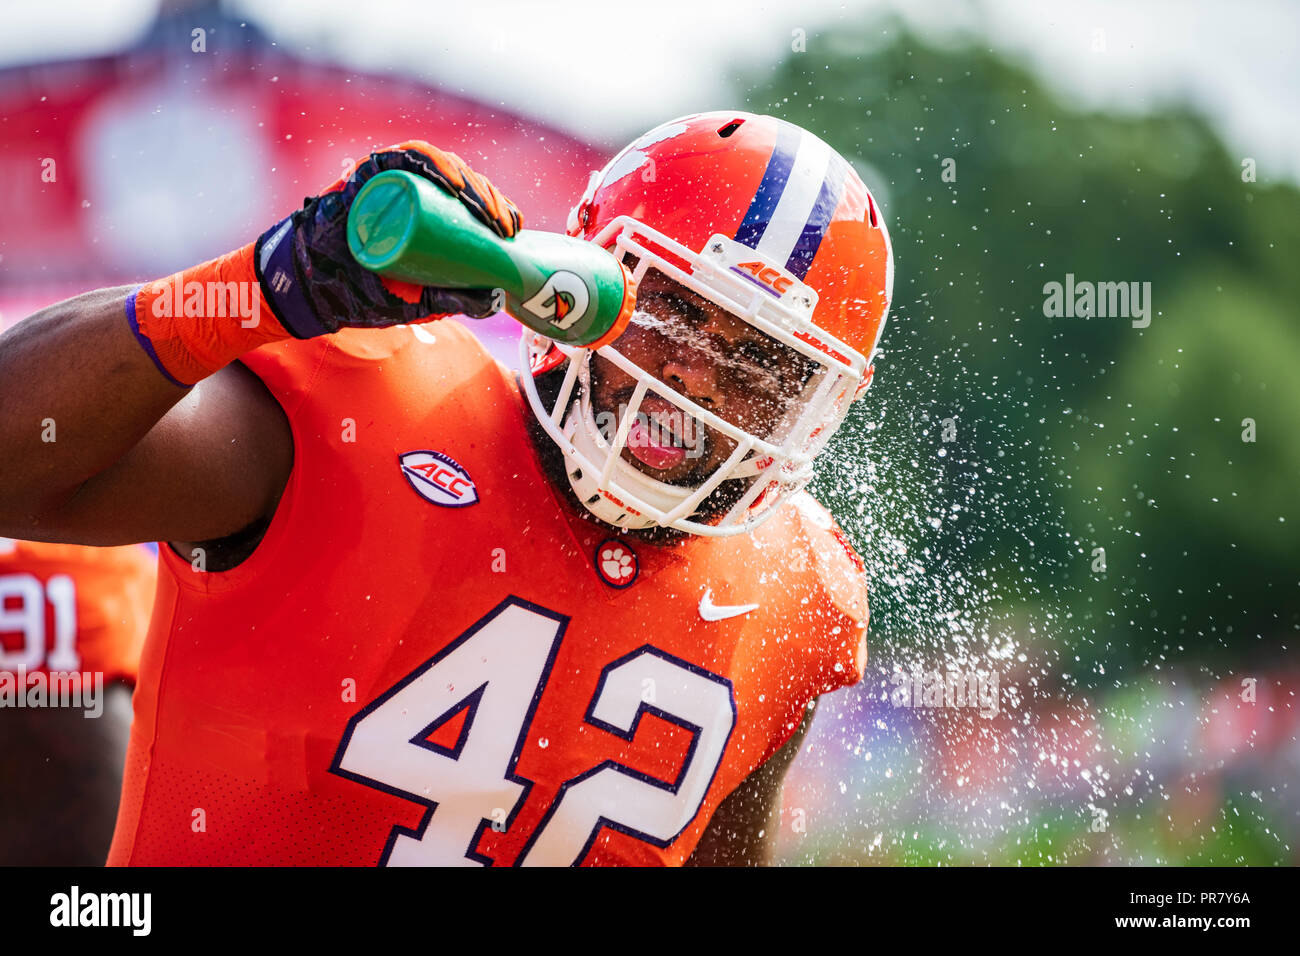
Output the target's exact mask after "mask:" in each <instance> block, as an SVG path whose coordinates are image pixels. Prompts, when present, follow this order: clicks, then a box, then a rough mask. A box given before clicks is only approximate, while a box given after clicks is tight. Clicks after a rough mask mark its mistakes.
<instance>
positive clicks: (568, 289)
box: [523, 269, 591, 329]
mask: <svg viewBox="0 0 1300 956" xmlns="http://www.w3.org/2000/svg"><path fill="white" fill-rule="evenodd" d="M590 301H591V299H590V296H589V295H588V293H587V284H586V283H585V282H583V281H582V278H581V277H580V276H578V275H577V274H576V273H573V272H568V271H566V270H563V269H561V270H560V271H559V272H552V273H551V274H550V276H549V277H548V278H547V280H546V283H545V285H543V286H542V287H541V288H540V289H538V290H537V294H536V295H534V296H533V297H532V298H531V299H529V300H528V301H526V302H524V303H523V306H524V308H525V309H527V310H528V311H529V312H531V313H532V314H533V315H535V316H537V317H538V318H540V319H546V320H547V321H548V322H550V323H551V325H553V326H555V327H556V328H557V329H567V328H569V326H571V325H573V323H575V322H577V321H578V320H579V319H581V318H582V317H583V316H584V315H586V314H587V306H588V305H589V304H590Z"/></svg>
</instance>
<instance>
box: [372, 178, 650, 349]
mask: <svg viewBox="0 0 1300 956" xmlns="http://www.w3.org/2000/svg"><path fill="white" fill-rule="evenodd" d="M348 247H349V248H350V249H351V250H352V255H353V257H354V258H355V259H356V260H357V262H359V263H361V264H362V265H363V266H365V267H366V268H367V269H370V270H371V271H372V272H377V273H379V274H380V275H383V276H388V277H389V278H393V279H401V280H403V281H406V282H415V283H418V284H419V285H432V286H442V287H444V288H452V289H501V290H503V291H504V293H505V301H504V303H503V307H504V309H505V311H506V312H509V313H510V314H511V315H512V316H514V318H516V319H518V320H519V321H520V322H522V323H523V324H524V325H526V326H528V327H529V328H530V329H532V330H534V331H535V332H540V333H541V334H542V335H545V336H547V337H548V338H552V339H555V340H557V341H559V342H563V343H565V344H567V345H582V346H586V347H588V348H599V347H600V346H602V345H606V344H608V343H609V342H612V341H613V340H614V339H616V338H618V336H619V335H621V334H622V333H623V330H624V329H625V328H627V324H628V321H629V320H630V319H631V317H632V307H633V305H634V304H635V301H636V287H635V285H634V284H633V282H632V276H631V273H630V272H629V271H628V270H627V268H626V267H625V266H624V265H623V264H622V263H621V262H619V261H618V259H617V258H615V256H614V255H613V254H612V253H611V252H609V251H608V250H605V249H602V248H600V247H599V246H596V245H593V244H592V243H590V242H584V241H583V240H581V239H574V238H572V237H570V236H562V235H558V234H556V233H550V232H539V231H537V230H528V229H522V230H520V231H519V232H517V233H516V234H515V235H514V237H513V238H510V239H502V238H501V237H500V236H498V235H497V234H496V233H495V232H493V231H492V230H491V229H489V228H488V227H487V226H485V225H484V224H483V223H481V222H479V221H478V220H477V219H475V218H474V215H473V214H472V213H471V212H470V211H469V210H468V209H466V208H465V206H464V205H463V204H462V203H461V202H460V200H459V199H457V198H455V197H454V196H452V195H451V194H450V193H447V192H445V191H444V190H442V189H441V188H439V187H438V186H437V185H435V184H434V183H432V182H430V181H429V180H427V179H425V178H423V177H422V176H417V175H415V174H414V173H408V172H404V171H401V170H389V171H387V172H383V173H380V174H378V175H377V176H375V177H374V178H372V179H371V180H370V181H369V182H367V183H366V184H365V186H363V187H362V189H361V192H359V193H358V194H357V196H356V198H355V199H354V200H353V201H352V208H351V209H350V210H349V212H348Z"/></svg>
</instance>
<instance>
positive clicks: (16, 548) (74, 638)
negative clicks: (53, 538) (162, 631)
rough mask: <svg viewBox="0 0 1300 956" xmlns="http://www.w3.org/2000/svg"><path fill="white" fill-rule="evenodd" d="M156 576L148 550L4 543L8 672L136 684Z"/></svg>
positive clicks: (1, 637) (3, 663) (0, 661)
mask: <svg viewBox="0 0 1300 956" xmlns="http://www.w3.org/2000/svg"><path fill="white" fill-rule="evenodd" d="M156 579H157V562H156V560H155V558H154V556H153V555H152V554H150V553H149V550H148V549H147V548H145V547H144V546H142V545H134V544H133V545H128V546H126V547H120V548H91V547H85V546H82V545H76V544H47V543H42V542H34V541H15V540H13V539H11V538H0V671H10V672H18V671H26V672H28V673H35V672H37V671H47V672H48V671H52V670H53V671H81V672H84V673H94V672H100V673H102V674H103V675H104V681H105V683H108V682H110V681H114V680H124V681H128V682H133V681H134V680H135V676H136V668H137V666H138V664H139V660H140V648H141V646H142V645H143V644H144V638H145V634H146V633H147V631H148V627H149V614H150V612H151V611H152V610H153V595H154V583H155V581H156Z"/></svg>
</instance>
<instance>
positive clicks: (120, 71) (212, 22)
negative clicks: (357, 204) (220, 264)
mask: <svg viewBox="0 0 1300 956" xmlns="http://www.w3.org/2000/svg"><path fill="white" fill-rule="evenodd" d="M412 138H419V139H426V140H429V141H431V142H433V143H435V144H436V145H439V146H442V147H444V148H448V149H451V150H454V151H456V152H457V153H459V154H460V155H461V156H463V157H464V158H465V159H466V160H467V161H468V162H470V163H471V165H473V166H475V167H476V168H477V169H479V170H481V171H483V172H485V173H486V174H487V175H489V176H490V177H491V178H492V180H493V181H494V182H495V183H496V184H497V185H498V186H499V187H500V188H501V189H502V191H503V192H505V193H506V194H507V195H508V196H510V197H511V198H512V199H514V201H515V202H516V203H517V204H518V205H519V206H520V208H521V209H522V210H523V212H524V216H525V220H526V225H527V226H528V227H529V228H538V229H550V230H555V231H559V230H562V229H563V226H564V220H565V217H566V215H567V212H568V210H569V207H570V206H571V205H572V204H573V202H574V201H575V200H576V198H577V197H578V195H579V194H580V193H581V191H582V188H583V187H584V186H585V185H586V181H587V176H588V173H589V172H590V170H592V169H596V168H598V167H599V166H601V165H602V164H603V163H604V160H605V158H606V155H605V154H606V150H605V149H604V148H603V147H595V146H593V145H592V144H589V143H584V142H580V141H578V140H576V139H574V138H573V137H571V136H569V135H566V134H564V133H561V132H559V131H557V130H555V129H553V128H550V127H548V126H546V125H544V124H542V123H539V122H536V121H534V120H531V119H527V118H525V117H522V116H519V115H516V114H514V113H511V112H509V111H506V110H503V109H500V108H498V107H493V106H489V105H486V104H484V103H480V102H476V101H474V100H473V99H471V98H468V97H466V96H462V95H455V94H452V93H449V92H446V91H444V90H438V89H433V88H430V86H428V85H427V84H425V83H422V82H419V81H416V80H413V79H410V78H408V77H405V76H400V75H397V74H396V73H392V74H389V73H384V74H359V73H356V72H354V71H351V70H348V69H344V68H341V67H339V66H336V65H333V64H330V63H326V62H318V61H312V60H309V59H305V58H304V57H302V56H300V55H298V54H296V53H294V52H291V51H286V50H284V49H282V48H281V47H279V46H277V45H275V44H273V43H272V42H271V41H270V40H269V39H268V38H267V37H266V36H265V35H264V34H263V33H262V32H261V31H260V30H259V29H258V28H257V27H256V26H255V25H253V24H250V23H246V22H241V21H240V20H239V19H238V18H236V17H233V16H231V15H229V14H227V13H226V12H224V11H223V10H222V9H221V8H220V6H219V5H218V4H217V3H215V2H200V3H188V4H187V3H168V4H164V5H163V7H162V10H161V12H160V14H159V17H158V19H157V20H156V21H155V22H154V24H153V25H152V27H151V28H150V29H149V30H148V31H147V33H146V34H145V35H144V36H143V37H142V38H141V39H140V41H139V42H138V43H137V44H136V45H134V46H133V47H132V48H130V49H126V50H123V51H121V52H118V53H115V54H113V55H110V56H102V57H96V58H90V59H82V60H73V61H64V62H57V63H42V64H38V65H29V66H21V67H14V68H9V69H6V70H0V326H3V325H6V324H9V323H12V322H14V321H16V320H18V319H20V318H22V317H23V316H25V315H27V314H28V313H30V312H32V311H34V310H35V309H37V308H40V307H42V306H44V305H46V304H49V303H50V302H53V301H57V300H58V299H60V298H63V297H66V296H68V295H72V294H75V293H77V292H80V291H84V290H86V289H90V288H94V287H97V286H103V285H114V284H119V283H125V282H133V281H143V280H145V279H150V278H154V277H158V276H162V275H167V274H169V273H171V272H173V271H175V270H177V269H179V268H182V267H184V266H186V265H190V264H193V263H195V262H200V261H203V260H205V259H208V258H211V257H213V256H216V255H219V254H221V253H223V252H226V251H228V250H229V249H232V248H235V247H237V246H240V245H243V244H244V243H246V242H248V241H250V240H251V239H253V238H255V237H256V236H257V235H258V234H259V233H260V232H261V231H262V230H263V229H265V228H266V227H267V226H268V225H270V224H271V223H272V222H274V221H275V220H276V219H278V218H280V217H282V216H284V215H286V214H287V213H288V212H290V211H292V210H293V209H294V208H296V207H298V206H299V205H301V203H302V200H303V198H304V197H305V196H309V195H312V194H314V193H315V192H317V191H318V190H319V189H320V188H321V187H323V186H325V185H326V184H328V183H330V182H332V181H333V180H334V179H335V178H337V177H338V175H339V173H340V172H341V170H342V169H343V168H344V167H346V166H347V165H348V164H349V163H351V162H352V161H353V160H354V159H357V158H359V157H361V156H364V155H365V154H366V153H367V152H368V151H369V150H370V148H372V147H374V146H382V145H386V144H390V143H396V142H399V141H402V140H405V139H412ZM475 328H476V330H478V331H479V332H480V333H481V337H482V338H483V339H484V341H485V342H486V343H487V344H488V345H489V347H491V348H493V351H494V352H495V353H496V354H498V356H503V355H505V354H510V355H513V343H514V342H515V341H516V340H517V338H518V326H517V325H514V324H513V323H512V322H511V321H510V320H509V319H506V318H504V317H499V318H497V319H492V320H488V321H487V322H484V323H476V324H475ZM509 364H513V362H511V363H509Z"/></svg>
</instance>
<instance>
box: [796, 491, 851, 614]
mask: <svg viewBox="0 0 1300 956" xmlns="http://www.w3.org/2000/svg"><path fill="white" fill-rule="evenodd" d="M788 507H789V508H790V510H791V512H792V514H791V518H792V519H793V520H794V522H795V523H796V524H797V525H798V527H799V530H800V532H801V533H802V537H803V539H804V542H805V547H807V548H808V550H809V552H810V554H811V557H812V563H813V567H814V568H815V569H816V573H817V577H818V580H819V581H820V583H821V585H822V587H824V588H825V589H826V593H827V594H828V595H829V596H830V598H831V600H832V601H833V602H834V603H835V605H836V606H837V607H838V608H839V609H840V610H841V611H842V612H844V613H845V614H847V615H848V616H849V617H851V618H852V619H853V620H854V621H857V622H860V623H865V622H866V620H867V572H866V565H865V563H864V562H863V560H862V556H861V555H859V554H858V552H857V549H856V548H854V546H853V542H852V541H850V540H849V537H848V535H847V534H845V533H844V529H843V528H841V527H840V525H839V522H837V521H836V520H835V517H834V515H832V514H831V513H830V511H829V510H828V509H827V508H826V506H825V505H823V504H822V503H821V502H820V501H818V500H817V499H816V498H815V497H813V495H812V493H811V492H809V491H807V490H804V491H800V492H798V493H797V494H795V495H793V496H791V498H790V501H789V504H788Z"/></svg>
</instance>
